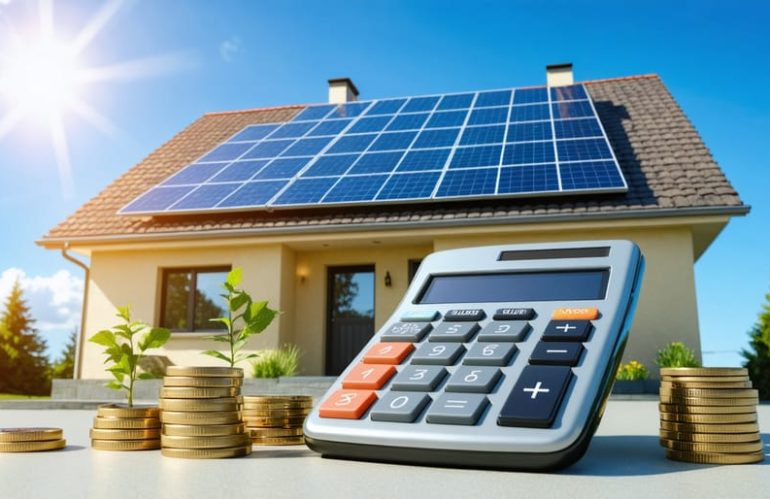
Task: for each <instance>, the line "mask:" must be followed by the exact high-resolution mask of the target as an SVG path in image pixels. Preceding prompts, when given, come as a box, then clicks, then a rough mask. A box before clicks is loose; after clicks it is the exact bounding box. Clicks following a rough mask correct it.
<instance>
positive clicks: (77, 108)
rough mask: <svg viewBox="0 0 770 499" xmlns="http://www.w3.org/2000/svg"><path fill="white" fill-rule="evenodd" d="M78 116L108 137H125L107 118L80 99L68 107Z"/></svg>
mask: <svg viewBox="0 0 770 499" xmlns="http://www.w3.org/2000/svg"><path fill="white" fill-rule="evenodd" d="M68 107H69V108H70V109H71V110H72V111H74V112H75V113H76V114H77V115H78V116H80V117H81V118H83V119H84V120H86V121H87V122H88V123H90V124H91V125H92V126H93V127H94V128H96V129H97V130H99V131H100V132H102V133H103V134H104V135H107V136H108V137H113V138H114V137H119V136H121V137H126V134H125V133H124V132H123V130H121V129H120V128H118V127H117V126H116V125H115V124H114V123H113V122H112V121H110V120H109V119H108V118H107V117H105V116H104V115H102V114H101V113H99V111H97V110H96V109H94V108H93V107H91V106H90V105H89V104H88V103H87V102H85V101H83V100H81V99H75V100H73V101H72V102H70V104H69V106H68Z"/></svg>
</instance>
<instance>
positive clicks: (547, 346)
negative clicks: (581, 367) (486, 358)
mask: <svg viewBox="0 0 770 499" xmlns="http://www.w3.org/2000/svg"><path fill="white" fill-rule="evenodd" d="M582 353H583V344H582V343H566V342H563V343H557V342H555V341H548V342H544V341H541V342H540V343H538V344H537V345H536V346H535V351H534V352H532V355H531V356H530V358H529V363H530V364H540V365H551V366H576V365H577V363H578V361H579V360H580V354H582ZM466 360H467V357H466Z"/></svg>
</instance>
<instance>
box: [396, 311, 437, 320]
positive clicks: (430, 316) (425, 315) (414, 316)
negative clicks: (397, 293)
mask: <svg viewBox="0 0 770 499" xmlns="http://www.w3.org/2000/svg"><path fill="white" fill-rule="evenodd" d="M440 316H441V315H440V314H439V313H438V312H436V311H435V310H410V311H408V312H404V315H402V316H401V320H402V321H403V322H430V321H435V320H436V319H438V318H439V317H440Z"/></svg>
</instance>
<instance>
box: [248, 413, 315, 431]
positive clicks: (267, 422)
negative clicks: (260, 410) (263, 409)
mask: <svg viewBox="0 0 770 499" xmlns="http://www.w3.org/2000/svg"><path fill="white" fill-rule="evenodd" d="M243 422H244V423H246V425H247V426H249V427H251V428H272V427H277V428H292V427H298V426H302V425H303V424H304V423H305V417H304V416H300V417H296V418H247V417H245V416H244V418H243Z"/></svg>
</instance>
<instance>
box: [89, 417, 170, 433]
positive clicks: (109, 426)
mask: <svg viewBox="0 0 770 499" xmlns="http://www.w3.org/2000/svg"><path fill="white" fill-rule="evenodd" d="M94 428H97V429H102V430H149V429H152V428H160V419H159V418H103V417H101V416H96V417H95V418H94Z"/></svg>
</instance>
